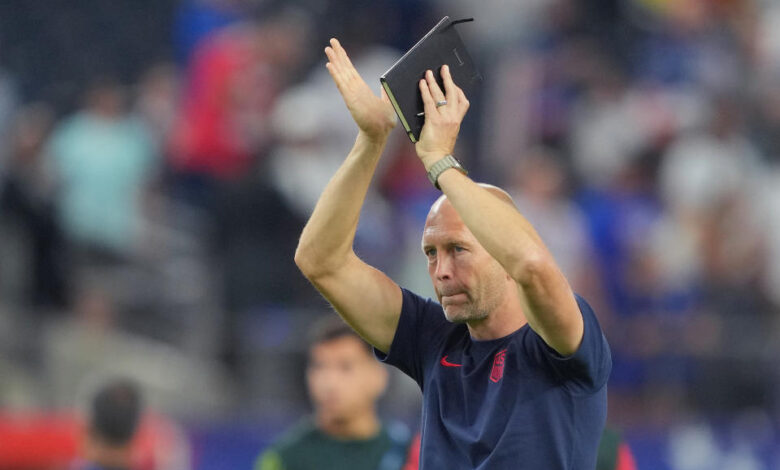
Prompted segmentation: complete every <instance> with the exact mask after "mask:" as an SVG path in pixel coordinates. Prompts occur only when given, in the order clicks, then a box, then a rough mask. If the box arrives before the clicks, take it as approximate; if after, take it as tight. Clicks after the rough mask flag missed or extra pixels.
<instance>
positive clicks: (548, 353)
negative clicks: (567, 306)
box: [529, 295, 612, 393]
mask: <svg viewBox="0 0 780 470" xmlns="http://www.w3.org/2000/svg"><path fill="white" fill-rule="evenodd" d="M576 299H577V305H578V306H579V308H580V312H581V313H582V319H583V325H584V332H583V335H582V342H581V343H580V346H579V348H577V351H575V352H574V354H572V355H570V356H562V355H560V354H559V353H558V352H556V351H555V350H554V349H552V348H551V347H550V346H548V345H547V343H545V342H544V340H543V339H542V337H541V336H539V335H538V334H536V333H535V332H533V331H532V333H531V334H530V335H529V336H530V337H531V338H532V341H531V343H532V344H531V345H530V347H531V348H533V349H534V350H535V351H534V353H535V354H534V355H535V356H536V357H538V358H539V359H540V361H542V362H543V363H544V364H545V365H546V366H547V367H549V368H551V369H552V370H553V372H554V373H555V374H556V375H558V376H559V377H560V378H561V379H562V380H563V381H564V382H566V384H567V386H568V387H569V389H570V390H572V392H574V393H593V392H596V391H598V390H600V389H601V387H603V386H604V384H606V383H607V379H609V374H610V372H611V371H612V354H611V352H610V350H609V344H608V343H607V339H606V338H605V337H604V333H603V332H602V331H601V326H599V322H598V320H597V319H596V315H595V313H594V312H593V309H592V308H591V306H590V305H588V303H587V302H586V301H585V299H583V298H582V297H580V296H579V295H576Z"/></svg>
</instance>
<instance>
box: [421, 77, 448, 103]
mask: <svg viewBox="0 0 780 470" xmlns="http://www.w3.org/2000/svg"><path fill="white" fill-rule="evenodd" d="M425 81H426V82H428V89H429V90H430V92H431V96H432V97H433V99H434V100H435V101H442V100H443V99H444V93H443V92H442V91H441V88H439V84H438V83H436V77H434V76H433V72H432V71H430V70H428V71H427V72H425Z"/></svg>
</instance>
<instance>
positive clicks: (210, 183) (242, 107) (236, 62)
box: [169, 10, 308, 210]
mask: <svg viewBox="0 0 780 470" xmlns="http://www.w3.org/2000/svg"><path fill="white" fill-rule="evenodd" d="M307 21H308V18H306V17H305V16H303V15H301V14H299V13H298V12H296V11H292V10H284V11H281V12H279V13H276V14H273V15H271V16H269V17H266V18H263V19H262V21H260V22H254V21H251V22H250V21H247V22H243V23H238V24H235V25H232V26H230V27H227V28H224V29H221V30H217V31H215V32H214V33H212V34H211V35H209V36H208V37H206V38H204V39H203V40H202V41H200V42H199V43H198V46H197V48H196V49H195V51H194V52H193V59H192V61H191V64H190V66H189V68H188V72H187V77H186V83H185V89H184V95H183V101H182V104H181V108H180V110H179V115H178V118H177V120H176V123H175V125H174V127H173V133H172V136H171V139H170V150H169V151H170V158H171V167H172V169H173V171H174V174H175V181H174V184H175V186H176V187H175V189H174V191H175V194H176V195H177V196H178V197H179V198H180V199H182V200H184V201H186V202H188V203H191V204H193V205H195V206H197V207H199V208H205V209H208V210H213V209H214V208H213V204H214V198H215V197H216V194H218V192H219V186H220V185H221V184H222V183H223V182H229V181H235V180H237V179H238V178H240V177H242V176H244V175H246V173H247V172H248V171H249V170H250V169H251V168H252V166H253V165H254V164H255V163H256V161H255V160H256V159H260V158H262V156H263V154H264V152H266V151H267V148H268V146H269V144H270V143H271V137H272V136H271V133H270V121H269V119H268V115H269V113H270V112H271V109H272V106H273V104H274V102H275V100H276V97H277V95H278V94H279V92H280V91H281V89H282V88H283V87H284V86H285V85H286V84H287V81H288V80H289V78H290V76H291V74H292V73H293V72H294V71H295V69H296V67H297V66H298V65H299V63H300V60H301V56H302V51H303V44H305V42H306V33H307V31H308V28H307Z"/></svg>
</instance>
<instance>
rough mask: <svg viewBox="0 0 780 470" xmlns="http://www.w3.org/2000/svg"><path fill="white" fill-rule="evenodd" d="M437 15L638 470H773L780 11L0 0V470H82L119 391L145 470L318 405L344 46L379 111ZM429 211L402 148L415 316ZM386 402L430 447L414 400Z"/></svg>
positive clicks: (379, 178) (393, 241)
mask: <svg viewBox="0 0 780 470" xmlns="http://www.w3.org/2000/svg"><path fill="white" fill-rule="evenodd" d="M443 15H450V16H452V17H474V18H475V19H476V21H475V22H474V23H467V24H464V25H462V26H459V30H460V32H461V34H462V35H463V36H464V38H465V40H466V43H467V45H468V48H469V50H470V52H471V54H472V56H473V57H474V59H475V60H476V61H477V63H478V64H479V68H480V71H481V73H482V75H483V77H484V81H483V84H482V86H481V88H480V89H479V90H478V92H477V94H476V95H474V96H470V97H469V98H470V100H471V102H472V107H471V110H470V111H469V114H468V116H467V118H466V120H465V122H464V124H463V128H462V133H461V137H460V139H459V142H458V146H459V148H458V149H457V155H458V157H459V158H460V159H461V160H462V161H464V163H465V166H466V167H467V168H469V170H470V172H471V175H472V176H474V177H475V179H477V180H481V181H485V182H490V183H494V184H497V185H501V186H503V187H505V188H507V189H508V190H509V191H510V192H511V193H512V194H513V196H514V197H515V198H516V201H517V203H518V205H519V206H520V208H521V209H522V211H523V212H524V213H525V214H526V215H527V217H528V218H529V219H530V220H531V221H532V222H533V223H534V224H535V225H536V227H537V228H538V230H539V231H540V232H541V234H542V236H543V238H544V239H545V240H546V241H547V243H548V245H549V247H550V249H551V250H552V251H553V253H554V255H555V256H556V259H557V260H558V262H559V264H560V265H561V266H562V268H563V270H564V271H565V272H566V274H567V275H568V278H569V279H570V281H571V283H572V285H573V286H574V288H575V290H577V291H578V292H579V293H581V294H582V295H584V296H585V297H586V298H587V299H588V300H589V301H590V303H591V304H592V305H594V307H595V308H596V311H597V313H598V314H599V317H600V321H601V323H602V326H603V328H604V330H605V332H606V334H607V337H608V339H609V341H610V344H611V346H612V353H613V360H614V367H613V372H612V377H611V380H610V383H609V423H610V425H611V426H613V427H615V428H617V429H620V430H621V431H622V432H623V434H624V436H625V437H626V439H627V441H628V443H629V445H631V447H632V449H633V450H634V453H635V456H636V459H637V463H638V466H639V468H640V469H643V470H656V469H658V470H667V469H668V470H699V469H701V470H704V469H707V470H713V469H715V470H717V469H723V470H727V469H728V470H760V469H778V468H780V426H779V423H780V421H779V420H780V386H779V385H778V381H779V379H780V366H778V361H777V359H776V358H777V357H778V354H779V353H780V321H779V320H780V315H779V314H780V167H779V165H780V2H778V1H776V0H590V1H588V2H583V1H578V0H514V1H510V0H483V1H481V2H472V1H468V0H374V1H371V2H364V1H360V0H318V1H315V0H287V1H274V0H178V1H177V0H113V1H110V2H106V1H102V0H81V1H78V2H67V1H48V2H34V1H32V2H28V1H16V0H0V468H25V469H39V468H40V469H44V468H45V469H59V468H66V467H67V465H68V462H69V460H70V459H72V458H73V457H74V456H75V455H76V454H77V453H78V447H79V437H78V429H79V423H80V421H79V417H78V416H79V413H78V411H79V409H80V408H81V407H83V403H84V397H85V396H86V394H87V393H88V391H89V390H91V389H93V388H94V384H95V383H97V382H98V381H100V380H101V379H102V378H104V377H106V376H111V375H124V376H130V377H132V378H134V379H135V380H136V381H137V382H138V383H140V384H141V385H142V387H143V388H144V392H145V394H146V396H147V399H148V400H147V401H148V402H149V404H150V407H151V408H152V410H153V412H152V413H151V414H150V416H149V417H148V418H147V420H146V421H145V423H144V425H143V426H142V428H143V429H142V431H143V432H142V434H143V436H145V437H144V438H143V439H145V442H147V445H146V451H145V454H144V455H145V457H144V459H145V460H144V462H145V463H144V465H145V467H144V468H147V469H150V470H151V469H185V470H189V469H192V470H207V469H223V468H224V469H228V468H230V469H237V468H250V467H251V465H252V462H253V461H254V458H255V457H256V456H257V454H258V453H259V452H260V451H261V450H262V449H263V448H265V446H266V445H268V443H269V442H270V441H271V440H272V439H273V438H274V437H275V436H277V435H278V433H279V432H281V431H282V430H283V429H284V428H285V427H286V426H287V425H289V424H290V423H292V422H294V421H296V420H297V418H298V417H300V416H301V415H302V414H305V413H307V412H308V410H309V407H308V402H307V397H306V393H305V391H304V380H303V372H304V366H305V348H306V345H305V341H304V338H305V332H306V329H307V327H308V325H309V324H310V323H311V322H312V321H313V319H315V318H318V317H320V316H321V315H322V314H323V312H326V311H328V309H329V307H328V306H327V304H326V303H325V302H324V300H322V299H321V298H320V297H319V295H318V294H317V293H316V291H315V290H314V289H313V288H312V287H311V286H309V285H308V283H307V282H306V281H305V280H304V279H303V278H302V276H301V275H300V274H299V273H298V271H297V269H296V267H295V265H294V263H293V261H292V257H293V252H294V249H295V245H296V242H297V237H298V234H299V233H300V230H301V229H302V227H303V223H304V222H305V220H306V218H307V217H308V214H309V213H310V211H311V209H312V208H313V205H314V203H315V201H316V199H317V197H318V196H319V194H320V191H321V190H322V188H323V187H324V185H325V184H326V183H327V181H328V179H329V178H330V177H331V176H332V174H333V173H334V171H335V169H336V168H337V167H338V165H339V164H340V162H341V161H342V159H343V158H344V156H345V155H346V153H347V152H348V150H349V149H350V147H351V145H352V143H353V142H354V137H355V135H356V132H357V129H356V126H355V125H354V123H353V122H352V120H351V118H350V116H349V114H348V113H347V111H346V110H345V109H344V107H343V105H342V102H341V99H340V97H339V95H338V93H337V91H336V89H335V86H334V85H333V84H332V82H331V80H330V77H329V76H328V74H327V71H326V70H325V67H324V53H323V48H324V46H325V45H326V44H327V39H328V38H330V37H333V36H336V37H338V38H340V39H341V40H342V43H343V44H344V46H345V48H346V49H347V51H348V52H349V53H350V55H351V56H352V58H353V61H354V62H355V64H356V66H357V68H358V70H359V71H360V72H361V73H362V74H363V76H364V77H365V78H366V80H367V81H368V82H369V83H370V84H371V85H372V86H376V87H377V90H378V89H379V80H378V77H379V75H381V74H382V73H383V72H384V71H385V70H386V69H387V68H389V67H390V65H392V63H393V62H394V61H395V60H396V59H397V58H399V57H400V55H401V54H402V53H403V52H404V51H405V50H407V49H408V48H409V47H410V46H412V45H413V44H414V43H415V42H416V41H417V39H419V38H420V37H421V36H422V35H423V34H424V33H425V32H426V31H427V30H428V29H430V28H431V27H432V26H433V25H434V24H435V23H436V22H437V21H438V19H440V18H441V17H442V16H443ZM437 194H438V193H437V192H436V191H435V190H433V188H431V187H430V184H429V183H428V181H427V178H426V176H425V173H424V171H423V169H422V166H421V164H420V163H419V161H418V160H417V158H416V156H415V153H414V148H413V146H412V145H411V144H410V143H409V141H408V139H407V137H406V136H405V135H404V133H403V132H402V131H401V130H396V131H395V132H394V135H393V138H392V141H391V142H390V144H389V146H388V149H387V151H386V152H385V155H384V157H383V160H382V163H381V164H380V168H379V170H378V173H377V175H376V178H375V181H374V184H373V186H372V188H371V190H370V193H369V196H368V201H367V203H366V206H365V210H364V213H363V216H362V218H361V224H360V227H359V229H358V234H357V239H356V250H357V252H358V254H359V255H360V256H361V257H363V258H364V259H365V260H366V261H368V262H369V263H371V264H374V265H375V266H377V267H379V268H381V269H382V270H384V271H385V272H387V273H388V274H390V276H391V277H392V278H393V279H395V280H396V281H398V282H399V283H400V284H402V285H404V286H405V287H408V288H411V289H412V290H415V291H417V292H419V293H421V294H423V295H432V290H431V287H430V281H429V279H428V277H427V272H426V270H425V260H424V257H423V256H422V255H421V253H420V249H419V241H420V236H421V229H422V225H423V221H424V217H425V214H426V212H427V209H428V207H429V205H430V203H431V202H432V201H433V200H434V199H435V198H436V197H437ZM382 407H383V409H382V413H383V414H384V415H385V416H393V417H394V418H396V419H400V420H402V421H404V422H406V423H407V424H408V425H409V426H410V427H411V428H412V429H414V428H415V427H416V425H417V422H418V416H419V412H420V397H419V390H418V389H417V388H416V385H415V384H413V383H412V382H411V381H409V380H407V379H406V378H404V377H402V376H401V375H400V373H396V374H394V376H393V382H392V385H391V388H390V390H389V392H388V393H387V395H386V397H385V399H384V400H383V404H382Z"/></svg>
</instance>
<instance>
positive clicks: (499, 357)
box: [490, 349, 506, 383]
mask: <svg viewBox="0 0 780 470" xmlns="http://www.w3.org/2000/svg"><path fill="white" fill-rule="evenodd" d="M505 361H506V349H502V350H501V351H499V352H497V353H496V356H495V357H494V358H493V369H492V370H491V371H490V380H491V381H493V382H495V383H498V381H499V380H501V377H503V376H504V362H505Z"/></svg>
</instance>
